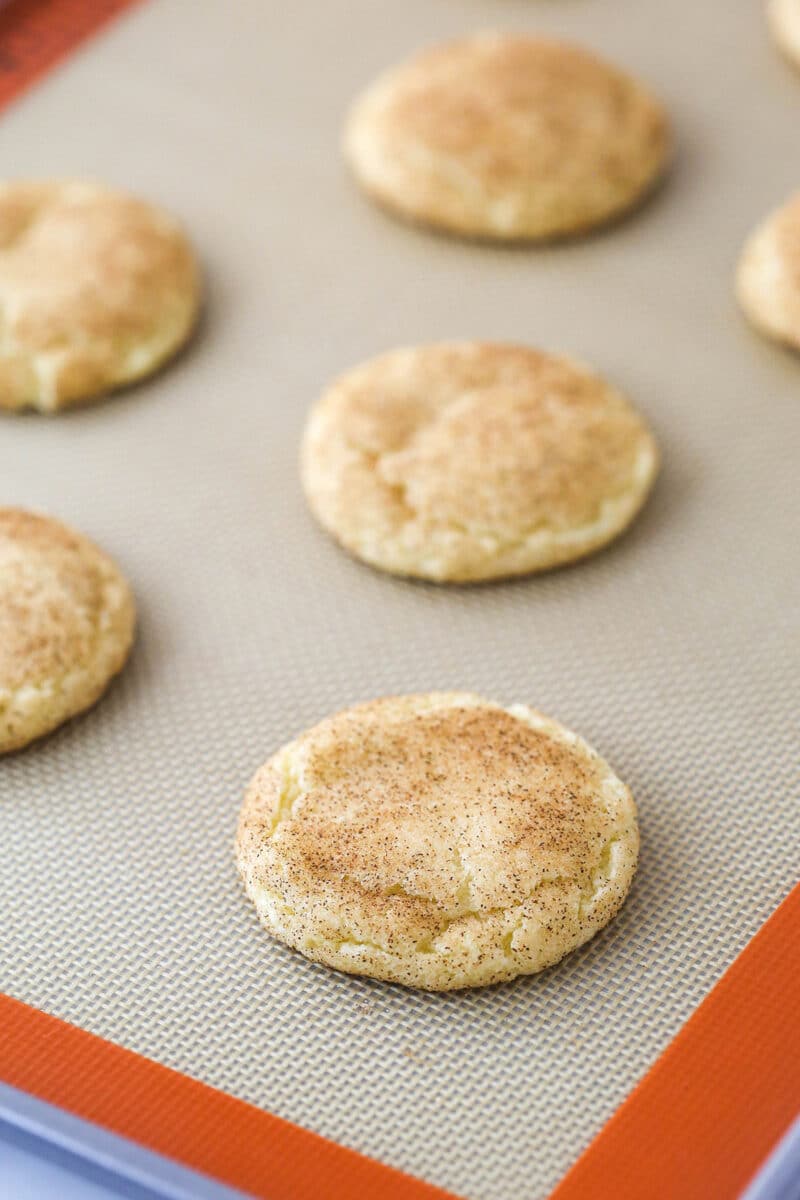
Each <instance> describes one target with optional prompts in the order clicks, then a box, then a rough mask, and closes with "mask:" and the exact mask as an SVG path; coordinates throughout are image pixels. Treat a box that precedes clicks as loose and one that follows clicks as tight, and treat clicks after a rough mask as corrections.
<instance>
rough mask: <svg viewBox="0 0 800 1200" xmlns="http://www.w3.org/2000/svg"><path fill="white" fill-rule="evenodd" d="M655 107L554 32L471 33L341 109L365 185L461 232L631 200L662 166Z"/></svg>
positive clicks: (516, 229) (480, 232) (540, 234)
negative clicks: (548, 35)
mask: <svg viewBox="0 0 800 1200" xmlns="http://www.w3.org/2000/svg"><path fill="white" fill-rule="evenodd" d="M670 145H671V139H670V131H669V125H668V121H667V117H666V114H665V112H664V109H663V108H662V107H661V105H660V104H659V103H658V101H657V100H655V99H654V97H653V96H651V95H650V93H649V92H648V91H646V90H645V89H644V88H643V87H642V86H641V85H640V84H639V83H637V82H636V81H635V80H634V79H632V78H630V76H628V75H625V74H623V73H622V72H621V71H619V70H617V69H616V68H615V67H612V66H610V65H609V64H607V63H605V62H602V61H601V60H600V59H598V58H596V57H595V56H594V55H593V54H589V53H588V52H587V51H585V50H582V49H580V48H579V47H577V46H572V45H569V44H567V43H564V42H554V41H547V40H545V39H543V38H537V37H526V36H521V35H514V34H503V33H479V34H475V35H474V36H472V37H466V38H463V39H462V40H460V41H454V42H449V43H446V44H444V45H441V46H436V47H434V48H431V49H426V50H423V51H421V52H420V53H418V54H416V55H415V56H414V57H413V58H411V59H409V60H408V61H407V62H405V63H403V64H402V65H400V66H398V67H395V68H394V69H393V70H389V71H387V72H385V73H384V74H383V75H381V76H380V77H379V78H378V79H377V80H376V81H375V82H374V83H373V84H372V85H371V86H370V87H369V88H367V90H366V91H365V92H364V93H363V94H362V95H361V96H360V97H359V98H358V99H357V100H356V102H355V104H354V105H353V107H352V109H351V111H350V114H349V116H348V118H347V122H346V126H345V133H344V153H345V157H346V159H347V161H348V163H349V165H350V167H351V168H352V170H353V172H354V174H355V176H356V179H357V180H358V182H359V184H360V185H361V187H362V188H363V189H364V190H365V191H366V192H367V193H368V194H369V195H371V196H372V197H373V198H374V199H375V200H377V201H378V202H379V203H381V204H382V205H384V206H386V207H387V208H388V209H390V210H392V211H393V212H395V213H396V214H397V215H399V216H402V217H405V218H407V219H410V220H413V221H418V222H421V223H422V224H425V225H431V226H435V227H438V228H440V229H443V230H446V231H448V232H450V233H455V234H460V235H462V236H465V237H477V238H490V239H500V240H504V241H505V240H508V241H518V240H537V239H547V238H555V237H562V236H564V235H568V234H576V233H580V232H582V231H584V230H588V229H591V228H593V227H595V226H598V225H602V224H604V223H605V222H607V221H609V220H611V219H613V218H614V217H616V216H618V215H619V214H620V213H622V212H624V211H625V210H626V209H629V208H632V207H633V206H634V205H636V204H638V203H639V201H640V200H641V199H642V198H643V196H644V195H645V194H646V193H647V192H648V191H649V190H650V189H651V188H652V187H653V185H654V183H655V182H656V180H657V179H658V178H659V177H660V176H661V175H662V173H663V171H664V170H665V167H666V164H667V160H668V158H669V155H670Z"/></svg>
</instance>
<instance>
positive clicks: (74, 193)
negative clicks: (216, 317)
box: [0, 180, 200, 413]
mask: <svg viewBox="0 0 800 1200" xmlns="http://www.w3.org/2000/svg"><path fill="white" fill-rule="evenodd" d="M199 304H200V275H199V268H198V265H197V262H196V259H195V255H194V252H193V250H192V247H191V245H190V243H189V240H188V238H187V237H186V234H185V233H184V232H183V230H182V229H181V227H180V226H179V225H178V223H177V222H176V221H175V220H174V219H173V218H172V217H171V216H169V215H168V214H167V213H165V212H163V211H162V210H161V209H159V208H156V207H155V206H153V205H151V204H148V203H146V202H145V201H143V200H139V199H136V198H135V197H133V196H129V195H126V194H125V193H122V192H118V191H114V190H112V189H110V188H107V187H103V186H101V185H99V184H96V183H89V182H83V181H75V180H60V181H58V180H56V181H42V182H24V181H20V182H10V183H3V184H0V318H2V326H3V328H2V339H0V410H2V409H26V408H29V409H37V410H38V411H40V412H47V413H52V412H57V411H59V410H60V409H64V408H69V407H72V406H74V405H77V404H80V403H83V402H86V401H88V400H92V399H95V398H97V397H98V396H101V395H103V394H105V393H107V392H111V391H113V390H114V389H116V388H119V387H122V386H124V385H126V384H130V383H133V382H134V381H136V380H138V379H141V378H143V377H145V376H147V375H150V374H152V373H153V372H154V371H156V370H157V369H158V368H159V367H160V366H161V365H162V364H163V363H164V362H166V360H167V359H169V358H171V357H172V356H173V355H174V354H175V353H177V351H178V350H179V349H180V348H181V347H182V346H183V344H184V343H185V342H186V341H187V339H188V338H189V336H190V334H191V332H192V330H193V328H194V325H195V322H196V319H197V315H198V311H199Z"/></svg>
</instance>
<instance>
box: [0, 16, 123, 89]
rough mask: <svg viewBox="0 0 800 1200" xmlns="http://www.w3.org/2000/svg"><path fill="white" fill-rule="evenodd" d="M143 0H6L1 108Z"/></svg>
mask: <svg viewBox="0 0 800 1200" xmlns="http://www.w3.org/2000/svg"><path fill="white" fill-rule="evenodd" d="M139 3H141V0H10V3H8V4H7V5H5V6H4V7H3V8H2V9H0V108H4V107H5V106H6V105H7V104H9V103H10V102H11V101H12V100H14V99H15V98H16V97H17V96H18V95H20V94H21V93H22V92H24V91H27V89H28V88H29V87H30V85H31V84H32V83H33V82H34V81H35V80H36V79H38V78H39V76H40V75H43V74H44V73H45V71H48V70H49V69H50V68H51V67H53V66H55V64H56V63H57V62H60V61H61V59H63V58H66V57H67V55H68V54H70V53H71V52H72V51H73V50H75V49H76V48H77V47H78V45H79V44H80V43H81V42H83V41H85V39H86V38H88V37H89V36H90V35H91V34H93V33H95V32H96V31H97V30H99V29H100V28H101V27H102V26H103V25H105V24H106V23H107V22H108V21H110V20H111V18H112V17H115V16H117V15H118V14H119V13H121V12H124V11H125V9H127V8H132V7H133V6H134V5H135V4H139Z"/></svg>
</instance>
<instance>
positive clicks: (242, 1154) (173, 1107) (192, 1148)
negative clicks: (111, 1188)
mask: <svg viewBox="0 0 800 1200" xmlns="http://www.w3.org/2000/svg"><path fill="white" fill-rule="evenodd" d="M0 1080H2V1082H3V1083H8V1084H10V1085H11V1086H12V1087H16V1088H19V1089H20V1090H22V1091H25V1092H28V1093H30V1094H31V1095H33V1096H36V1097H37V1098H38V1099H39V1100H45V1101H47V1103H48V1104H55V1105H58V1107H59V1108H63V1109H66V1110H67V1111H68V1112H70V1113H73V1114H74V1115H75V1116H78V1117H82V1118H84V1120H87V1121H93V1122H94V1123H95V1124H96V1125H101V1126H103V1127H104V1128H105V1129H109V1130H111V1132H112V1133H116V1134H120V1135H121V1136H122V1137H126V1138H129V1139H130V1140H131V1141H134V1142H138V1143H139V1144H140V1145H142V1146H146V1147H147V1148H148V1149H149V1150H155V1151H156V1152H157V1153H158V1154H163V1155H166V1157H168V1158H171V1159H173V1160H175V1161H177V1162H179V1163H182V1164H183V1165H184V1166H187V1167H191V1168H193V1169H194V1170H196V1171H200V1172H203V1173H204V1174H206V1175H210V1176H211V1177H212V1178H214V1179H217V1180H219V1181H220V1182H222V1183H227V1184H229V1185H230V1186H231V1187H235V1188H239V1189H241V1190H242V1191H244V1192H249V1193H250V1194H251V1195H253V1196H257V1197H261V1198H263V1200H355V1198H356V1197H364V1198H365V1200H367V1198H368V1200H455V1198H454V1197H452V1196H451V1195H450V1193H448V1192H443V1191H442V1190H441V1189H440V1188H436V1187H434V1186H433V1185H432V1184H428V1183H424V1182H423V1181H422V1180H419V1179H414V1178H412V1177H411V1176H410V1175H405V1174H403V1173H402V1172H401V1171H396V1170H395V1169H394V1168H393V1167H387V1166H385V1165H384V1164H383V1163H379V1162H376V1161H375V1160H374V1159H371V1158H366V1157H365V1156H364V1155H362V1154H358V1153H357V1152H356V1151H355V1150H348V1149H347V1148H346V1147H344V1146H339V1145H337V1143H336V1142H331V1141H328V1139H327V1138H323V1137H320V1136H319V1134H316V1133H311V1132H310V1131H309V1130H307V1129H303V1128H302V1127H301V1126H299V1125H293V1124H292V1123H291V1122H289V1121H284V1120H283V1119H282V1118H281V1117H275V1116H273V1115H272V1114H271V1113H268V1112H264V1111H263V1110H262V1109H260V1108H256V1107H255V1106H254V1105H252V1104H247V1103H245V1101H244V1100H237V1099H236V1097H234V1096H229V1095H228V1094H227V1093H226V1092H220V1091H218V1090H217V1089H216V1088H212V1087H209V1086H208V1085H207V1084H205V1083H200V1082H199V1081H198V1080H197V1079H191V1078H190V1077H189V1076H188V1075H182V1074H181V1073H180V1072H179V1071H173V1070H172V1069H171V1068H169V1067H165V1066H162V1065H161V1064H160V1063H157V1062H153V1061H152V1059H149V1058H143V1057H142V1056H141V1055H139V1054H134V1052H133V1051H132V1050H125V1049H123V1047H122V1046H116V1045H114V1044H113V1043H112V1042H107V1041H105V1039H103V1038H100V1037H96V1036H95V1035H94V1034H92V1033H87V1032H86V1030H85V1029H79V1028H78V1027H77V1026H76V1025H68V1024H67V1023H66V1022H65V1021H61V1020H59V1019H58V1018H57V1017H51V1016H48V1015H47V1014H46V1013H43V1012H39V1011H38V1009H35V1008H30V1007H29V1006H28V1005H27V1004H23V1003H21V1001H19V1000H14V999H12V998H11V997H10V996H3V995H0Z"/></svg>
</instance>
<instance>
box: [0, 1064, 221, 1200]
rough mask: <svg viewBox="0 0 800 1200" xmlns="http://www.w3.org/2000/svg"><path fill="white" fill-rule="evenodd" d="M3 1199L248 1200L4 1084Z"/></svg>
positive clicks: (0, 1128) (0, 1104)
mask: <svg viewBox="0 0 800 1200" xmlns="http://www.w3.org/2000/svg"><path fill="white" fill-rule="evenodd" d="M0 1197H2V1198H3V1200H6V1198H8V1200H12V1198H13V1200H49V1198H50V1197H58V1200H122V1198H124V1200H244V1195H243V1193H242V1192H239V1191H234V1190H233V1189H232V1188H228V1187H224V1186H223V1185H222V1184H219V1183H216V1182H215V1181H214V1180H212V1179H208V1178H207V1177H206V1176H204V1175H199V1174H197V1172H195V1171H190V1170H188V1169H187V1168H185V1167H182V1166H180V1165H179V1164H178V1163H175V1162H172V1161H171V1160H170V1159H167V1158H163V1157H162V1156H161V1155H159V1154H153V1153H152V1152H151V1151H149V1150H145V1149H143V1148H142V1147H141V1146H137V1145H136V1144H135V1143H134V1142H130V1141H128V1140H127V1138H121V1137H117V1136H116V1135H115V1134H112V1133H108V1132H107V1131H106V1130H105V1129H101V1128H100V1127H99V1126H97V1125H92V1124H90V1123H89V1122H88V1121H82V1120H80V1119H79V1118H78V1117H73V1116H72V1115H71V1114H69V1113H66V1112H63V1111H62V1110H61V1109H59V1108H55V1107H54V1106H53V1105H50V1104H44V1103H43V1102H42V1101H41V1100H36V1099H34V1098H33V1097H32V1096H28V1095H26V1094H25V1093H24V1092H20V1091H18V1090H17V1089H16V1088H11V1087H8V1086H7V1085H5V1084H0Z"/></svg>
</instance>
